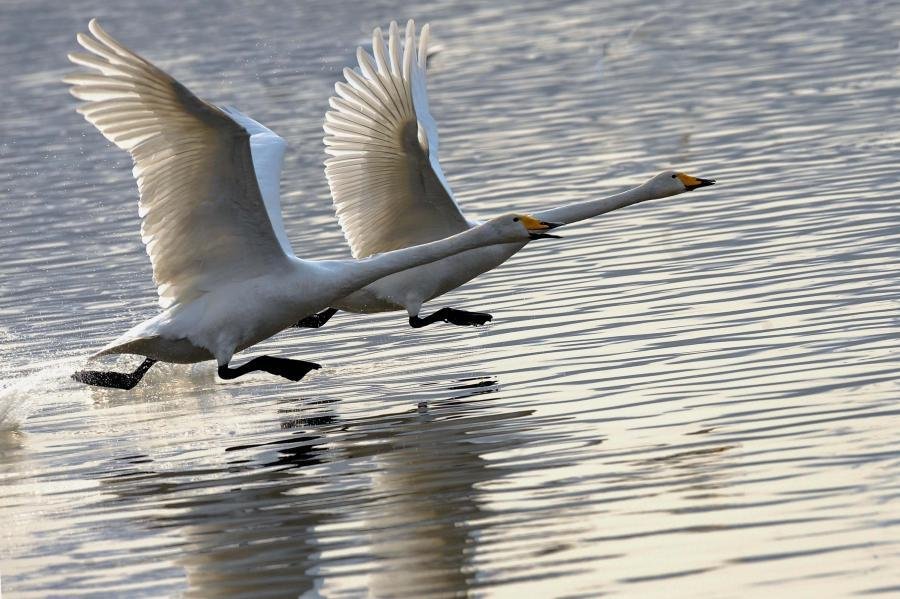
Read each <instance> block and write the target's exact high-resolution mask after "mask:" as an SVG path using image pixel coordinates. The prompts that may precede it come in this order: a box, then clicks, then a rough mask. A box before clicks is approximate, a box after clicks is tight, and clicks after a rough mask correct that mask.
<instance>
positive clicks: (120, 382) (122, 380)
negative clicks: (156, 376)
mask: <svg viewBox="0 0 900 599" xmlns="http://www.w3.org/2000/svg"><path fill="white" fill-rule="evenodd" d="M154 364H156V360H154V359H153V358H147V359H145V360H144V361H143V362H141V365H140V366H138V367H137V370H135V371H134V372H132V373H130V374H129V373H122V372H103V371H100V370H79V371H78V372H76V373H75V374H73V375H72V378H73V379H75V380H76V381H78V382H79V383H84V384H85V385H94V386H95V387H112V388H113V389H125V390H126V391H127V390H129V389H133V388H134V386H135V385H137V384H138V383H139V382H140V381H141V379H142V378H144V374H146V373H147V371H148V370H150V367H151V366H153V365H154Z"/></svg>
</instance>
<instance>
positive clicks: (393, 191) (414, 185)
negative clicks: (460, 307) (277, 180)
mask: <svg viewBox="0 0 900 599" xmlns="http://www.w3.org/2000/svg"><path fill="white" fill-rule="evenodd" d="M428 35H429V26H428V25H425V26H424V27H423V28H422V31H421V36H420V39H419V43H418V46H417V44H416V36H415V25H414V23H413V21H409V22H408V23H407V26H406V32H405V39H404V40H403V41H402V43H401V34H400V31H399V28H398V27H397V24H396V23H391V25H390V30H389V34H388V43H387V46H385V42H384V36H383V35H382V32H381V30H380V29H375V30H374V32H373V36H372V50H373V55H369V54H368V53H367V52H365V50H363V49H362V48H359V49H357V59H358V63H359V67H358V70H351V69H345V70H344V78H345V80H346V81H345V82H339V83H337V84H336V85H335V91H336V95H335V96H334V97H332V98H331V100H330V106H331V110H330V111H329V112H328V113H327V115H326V118H325V125H324V129H325V133H326V135H325V138H324V141H325V145H326V152H327V153H328V154H329V155H330V157H329V158H328V160H326V163H325V164H326V169H325V172H326V176H327V178H328V182H329V186H330V188H331V193H332V199H333V202H334V206H335V212H336V214H337V216H338V220H339V221H340V224H341V227H342V229H343V231H344V236H345V237H346V239H347V242H348V243H349V245H350V249H351V251H352V253H353V256H354V257H357V258H361V257H364V256H368V255H371V254H373V253H376V252H379V251H386V250H393V249H396V248H398V247H405V246H407V245H412V244H416V243H424V242H427V241H433V240H435V239H440V238H441V237H445V236H447V235H452V234H456V233H460V232H462V231H466V230H468V229H471V228H472V227H475V226H477V225H478V221H476V220H472V219H469V218H468V217H466V216H465V215H464V214H463V212H462V210H461V209H460V207H459V205H458V204H457V203H456V201H455V200H454V198H453V194H452V192H451V191H450V186H449V184H448V183H447V180H446V178H445V176H444V173H443V171H442V169H441V166H440V163H439V161H438V135H437V126H436V123H435V121H434V119H433V118H432V116H431V114H430V112H429V109H428V94H427V90H426V87H425V79H426V73H425V66H426V65H425V61H426V56H427V44H428ZM401 47H402V53H401ZM712 183H713V181H712V180H708V179H699V178H696V177H692V176H690V175H686V174H684V173H679V172H674V171H666V172H663V173H660V174H658V175H656V176H655V177H652V178H651V179H649V180H648V181H646V182H645V183H644V184H642V185H640V186H638V187H636V188H633V189H630V190H628V191H626V192H624V193H620V194H617V195H614V196H610V197H607V198H601V199H598V200H590V201H585V202H579V203H575V204H571V205H568V206H562V207H559V208H554V209H551V210H547V211H544V212H540V213H536V214H535V217H536V218H538V219H540V220H547V221H554V222H558V223H563V224H569V223H574V222H578V221H580V220H584V219H588V218H592V217H595V216H599V215H601V214H604V213H606V212H610V211H612V210H618V209H619V208H623V207H625V206H629V205H631V204H636V203H638V202H644V201H648V200H653V199H659V198H664V197H669V196H673V195H677V194H680V193H683V192H685V191H690V190H692V189H696V188H698V187H703V186H706V185H711V184H712ZM527 243H528V240H525V241H523V242H520V243H514V244H504V245H494V246H490V247H483V248H479V249H475V250H470V251H467V252H464V253H460V254H457V255H454V256H450V257H448V258H444V259H443V260H439V261H436V262H434V263H431V264H427V265H423V266H419V267H416V268H413V269H409V270H406V271H402V272H399V273H396V274H393V275H390V276H388V277H385V278H383V279H380V280H378V281H376V282H374V283H371V284H370V285H368V286H366V287H364V288H362V289H359V290H357V291H354V292H353V293H351V294H349V295H347V296H345V297H342V298H340V299H339V300H337V301H336V302H334V303H333V304H332V306H333V307H334V308H336V309H339V310H344V311H348V312H356V313H371V312H382V311H391V310H402V309H405V310H406V311H407V313H408V314H409V317H410V323H411V324H413V326H416V324H415V322H416V321H417V320H419V319H418V315H419V312H420V310H421V307H422V304H423V303H424V302H427V301H429V300H431V299H434V298H435V297H438V296H440V295H442V294H444V293H446V292H448V291H450V290H452V289H455V288H457V287H459V286H460V285H463V284H464V283H466V282H468V281H470V280H471V279H473V278H475V277H476V276H478V275H480V274H482V273H484V272H487V271H489V270H492V269H494V268H496V267H497V266H499V265H500V264H502V263H503V262H505V261H506V260H507V259H509V258H510V257H511V256H513V255H514V254H516V253H517V252H518V251H519V250H521V249H522V248H523V247H525V245H526V244H527ZM456 312H462V311H456ZM332 313H333V312H332ZM475 314H477V313H475ZM482 316H484V317H486V320H489V319H490V315H488V314H484V315H482ZM326 320H327V318H326ZM464 322H465V324H473V323H474V324H480V323H481V321H477V320H476V321H464ZM457 324H459V323H457ZM312 326H320V325H312Z"/></svg>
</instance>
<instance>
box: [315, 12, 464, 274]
mask: <svg viewBox="0 0 900 599" xmlns="http://www.w3.org/2000/svg"><path fill="white" fill-rule="evenodd" d="M404 37H405V39H404V40H403V43H402V46H403V47H402V50H401V34H400V31H399V28H398V27H397V24H396V23H391V25H390V29H389V32H388V40H387V45H385V41H384V36H383V35H382V32H381V30H380V29H375V31H374V32H373V35H372V55H369V54H368V53H367V52H366V51H365V50H363V49H362V48H359V49H358V50H357V60H358V62H359V67H358V70H351V69H345V70H344V79H345V82H338V83H337V84H336V85H335V92H336V95H335V96H334V97H332V98H331V100H330V102H329V105H330V107H331V110H330V111H328V113H327V114H326V116H325V124H324V130H325V138H324V141H325V146H326V150H325V151H326V153H327V154H329V158H328V159H327V160H326V161H325V175H326V177H327V178H328V184H329V187H330V188H331V196H332V200H333V202H334V208H335V212H336V214H337V217H338V221H339V222H340V225H341V228H342V229H343V231H344V236H345V237H346V239H347V242H348V243H349V245H350V249H351V251H352V252H353V256H354V257H355V258H364V257H366V256H370V255H372V254H377V253H381V252H387V251H391V250H395V249H398V248H403V247H408V246H411V245H415V244H419V243H426V242H429V241H434V240H437V239H442V238H444V237H448V236H450V235H453V234H456V233H459V232H461V231H464V230H466V229H467V228H469V227H470V226H471V223H469V222H468V221H467V220H466V218H465V216H463V214H462V211H461V210H460V208H459V206H458V205H457V204H456V202H455V201H454V199H453V195H452V193H451V191H450V186H449V184H448V183H447V180H446V178H445V177H444V173H443V171H442V170H441V165H440V163H439V162H438V135H437V125H436V124H435V122H434V119H433V118H432V116H431V114H430V112H429V110H428V93H427V91H426V88H425V83H426V82H425V66H426V65H425V60H426V50H427V44H428V25H425V27H423V28H422V32H421V36H420V41H419V45H418V48H417V47H416V41H415V37H416V36H415V24H414V23H413V21H411V20H410V21H409V22H408V23H407V26H406V31H405V36H404Z"/></svg>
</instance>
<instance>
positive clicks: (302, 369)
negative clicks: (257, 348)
mask: <svg viewBox="0 0 900 599" xmlns="http://www.w3.org/2000/svg"><path fill="white" fill-rule="evenodd" d="M321 367H322V366H321V365H319V364H316V363H315V362H304V361H303V360H291V359H290V358H276V357H273V356H259V357H258V358H253V359H252V360H250V361H249V362H247V363H246V364H242V365H240V366H238V367H236V368H230V367H229V366H228V365H227V364H224V365H222V366H219V376H220V377H221V378H223V379H226V380H230V379H236V378H237V377H239V376H242V375H245V374H247V373H248V372H253V371H254V370H261V371H263V372H268V373H269V374H274V375H276V376H280V377H284V378H286V379H288V380H291V381H299V380H300V379H302V378H303V377H305V376H306V375H307V374H308V373H309V371H311V370H318V369H319V368H321Z"/></svg>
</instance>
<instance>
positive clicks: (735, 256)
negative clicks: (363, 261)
mask: <svg viewBox="0 0 900 599" xmlns="http://www.w3.org/2000/svg"><path fill="white" fill-rule="evenodd" d="M99 8H100V12H96V11H97V9H98V7H97V6H93V5H90V3H86V2H82V1H78V2H75V3H70V4H69V5H67V6H66V7H65V8H62V7H58V6H55V5H54V6H50V5H47V6H46V7H43V6H40V5H36V4H34V3H32V2H19V1H13V2H6V3H5V4H4V6H3V8H2V9H0V11H3V16H4V17H5V18H3V19H0V34H2V37H0V39H2V40H3V41H2V42H0V60H2V61H3V64H4V65H6V66H7V70H8V75H7V79H8V81H9V85H8V90H7V94H8V96H9V98H8V101H7V102H6V103H5V104H4V106H3V109H2V110H3V111H4V118H3V119H0V129H2V135H0V166H2V168H0V189H3V190H4V191H5V194H6V197H7V199H8V200H9V201H8V202H6V203H5V204H4V205H5V209H4V211H3V212H2V215H0V228H2V231H0V232H2V235H0V265H2V266H0V274H2V277H0V279H2V293H0V422H2V424H0V481H2V484H0V519H2V521H3V522H4V523H6V524H5V525H4V526H3V527H0V573H2V579H3V585H4V590H5V591H7V593H10V594H11V595H13V596H23V597H43V596H48V595H55V594H59V593H73V594H74V593H81V594H92V595H109V596H125V595H128V596H131V595H147V596H169V595H187V596H196V597H209V596H230V595H252V596H273V597H281V596H297V595H305V596H307V597H315V596H319V595H321V596H340V595H349V596H358V595H360V594H364V593H366V592H368V593H369V594H372V595H379V596H382V595H395V596H407V597H419V596H444V595H450V594H466V593H470V594H486V595H494V594H496V595H502V596H509V595H515V594H523V595H527V596H567V597H582V596H584V597H586V596H597V595H598V594H601V593H605V594H619V595H625V596H635V595H637V596H650V595H665V596H672V595H685V596H699V595H711V596H759V595H763V594H765V593H771V592H773V591H777V592H778V593H779V594H788V593H794V594H798V595H801V596H809V595H827V596H846V595H856V594H873V595H878V594H882V595H885V596H888V595H891V594H896V593H897V591H898V590H900V577H898V572H900V543H898V541H897V539H898V538H900V535H898V534H897V525H898V522H900V518H898V517H897V514H898V510H897V495H898V493H897V489H898V480H900V479H898V466H900V459H898V458H900V454H898V451H897V447H898V446H900V445H898V443H900V436H898V435H900V433H898V431H900V409H898V408H897V405H896V400H897V397H898V384H897V380H898V377H897V372H898V371H900V360H898V353H897V345H898V344H897V339H898V336H900V335H898V334H900V321H898V319H897V314H898V313H900V310H898V308H900V285H898V278H897V272H898V271H900V256H898V253H897V247H898V244H900V204H898V202H897V198H898V197H900V181H898V179H897V176H896V164H897V161H898V158H900V137H898V133H897V129H896V127H892V126H891V124H892V123H893V121H894V120H896V118H895V115H896V113H897V108H898V107H897V102H898V98H900V93H898V92H900V85H898V75H900V67H898V59H900V53H898V50H897V40H898V35H897V31H898V26H900V14H898V12H897V10H896V8H895V7H894V6H893V4H892V3H890V2H877V1H876V2H862V1H860V2H844V3H819V2H813V1H812V0H809V1H804V2H801V3H799V4H797V3H795V4H793V5H783V4H782V3H774V2H772V3H769V2H763V3H751V4H741V3H734V2H724V1H722V2H719V1H711V2H708V3H705V4H704V5H703V7H698V6H695V5H687V4H684V3H681V2H670V3H666V4H665V5H664V6H663V5H661V6H653V7H651V6H650V5H646V6H645V5H644V4H641V3H635V2H633V1H628V0H612V1H610V2H603V3H597V2H587V1H584V2H565V3H556V4H553V3H547V2H533V3H532V2H526V3H524V4H521V5H519V6H516V7H514V8H499V7H496V6H493V5H487V4H485V5H467V6H460V5H458V3H453V2H440V1H439V2H437V3H432V4H431V5H429V6H428V7H416V8H415V10H412V9H410V8H409V7H403V6H399V7H398V6H390V5H388V4H384V3H381V4H377V3H376V4H371V3H369V4H366V5H361V6H360V5H356V4H354V5H353V6H352V7H351V6H350V5H349V4H348V3H345V2H342V1H338V2H336V3H335V2H329V3H327V4H326V3H303V4H302V6H300V5H297V6H294V5H290V6H288V5H285V4H279V3H264V4H259V5H254V6H252V7H246V6H240V7H239V6H234V7H231V9H230V10H228V11H223V10H221V8H220V7H218V6H217V5H215V4H214V3H213V4H205V3H203V4H199V3H198V4H197V5H196V6H191V7H188V8H176V7H172V6H170V5H168V4H167V5H166V6H165V8H163V7H162V5H161V4H160V3H158V2H156V1H155V0H141V2H136V1H131V0H129V1H128V2H125V3H121V4H117V5H116V6H115V7H105V6H104V7H99ZM348 15H349V16H348ZM90 16H98V17H100V19H101V22H103V23H104V25H105V26H106V27H107V28H108V29H109V30H110V31H111V32H113V33H114V34H115V35H117V36H119V37H121V38H122V39H123V40H125V41H126V42H127V43H129V44H131V45H133V46H134V47H135V48H136V49H137V50H138V51H140V52H142V53H143V54H145V55H146V56H148V57H151V58H153V59H155V60H158V61H160V63H161V64H162V65H163V66H165V67H167V68H170V69H171V70H172V71H174V73H175V74H176V75H177V76H178V77H179V78H180V79H182V80H183V81H184V82H185V83H187V84H189V85H190V86H191V87H192V88H193V89H195V90H196V91H197V92H198V93H200V94H201V95H203V96H205V97H209V98H211V99H215V100H219V101H222V102H230V103H234V104H235V105H237V106H239V107H241V108H242V109H243V110H245V111H246V112H248V114H251V115H253V116H254V117H255V118H257V119H259V120H260V121H261V122H263V123H265V124H266V125H268V126H270V127H271V128H273V129H274V130H276V131H278V132H279V133H281V134H282V135H283V136H284V137H285V138H286V139H288V141H289V142H290V144H291V145H292V149H291V150H290V152H289V154H288V156H287V163H286V165H285V181H284V184H283V189H284V200H283V203H284V206H285V222H286V224H287V227H288V230H289V234H290V235H292V242H293V245H294V247H295V248H298V250H299V251H300V253H301V255H304V256H309V257H314V258H333V257H338V256H344V255H346V254H347V250H346V249H345V244H344V242H343V237H342V235H341V233H340V230H339V228H338V227H337V224H336V222H335V219H334V217H333V215H332V213H331V209H330V203H329V201H328V192H327V186H326V184H325V180H324V177H323V175H322V168H321V160H322V158H323V157H324V155H323V153H322V150H321V148H322V146H321V135H322V132H321V122H322V116H323V114H324V111H325V110H326V106H327V97H328V96H329V95H330V93H331V91H332V85H333V83H334V81H336V80H337V79H338V78H339V76H340V69H341V68H342V67H343V66H345V65H348V64H351V63H352V62H353V60H354V46H355V45H356V44H357V43H364V42H365V40H366V38H367V37H368V31H369V30H370V29H371V27H374V26H375V25H384V24H385V23H386V22H388V21H389V20H391V19H395V18H397V19H404V18H406V17H408V16H415V17H416V18H417V19H418V20H419V21H431V22H432V24H433V27H434V30H433V33H434V35H435V42H436V43H438V44H440V45H441V46H442V50H441V51H440V52H439V53H437V54H436V55H435V56H434V57H433V58H432V60H431V61H430V65H429V68H430V70H431V72H432V77H431V81H430V89H431V93H432V110H433V112H434V113H435V116H436V117H437V119H438V122H439V123H440V128H441V135H442V148H441V151H442V163H443V165H444V170H445V171H446V172H447V175H448V178H449V180H450V181H451V183H452V184H453V187H454V189H455V190H456V191H457V193H458V194H459V198H460V202H461V204H462V205H463V206H464V208H465V209H466V210H467V211H468V212H469V213H470V214H472V215H473V216H479V217H480V216H491V215H494V214H497V213H498V212H501V211H503V212H505V211H508V210H509V207H510V206H515V207H516V208H517V209H520V210H531V209H540V208H546V207H551V206H554V205H560V204H564V203H568V202H571V201H573V199H581V198H588V197H594V196H598V195H605V194H609V193H613V192H616V191H620V190H621V189H623V188H624V187H626V186H630V185H633V184H635V183H637V182H639V181H640V180H641V179H642V178H643V177H644V176H648V175H650V174H652V173H654V172H656V171H657V170H660V169H662V168H668V167H678V168H683V169H685V170H687V171H689V172H692V173H697V174H700V175H707V176H713V177H716V178H717V179H719V181H720V185H719V186H717V187H716V188H712V189H709V190H704V193H702V194H701V193H699V192H698V193H694V194H687V195H684V196H679V197H678V198H673V199H671V200H665V201H660V202H655V203H650V204H645V205H641V206H635V207H632V208H629V209H627V210H623V211H622V212H620V213H617V214H611V215H608V216H606V217H604V218H602V219H600V220H597V221H594V222H587V223H582V224H579V225H577V226H574V227H572V228H571V230H570V231H568V232H567V233H566V234H565V239H564V240H561V241H560V242H558V243H554V244H544V245H537V244H535V246H534V247H529V248H527V250H526V251H523V252H522V253H521V254H519V255H518V256H517V257H516V258H514V259H513V260H512V261H511V262H510V263H509V264H507V265H504V267H503V268H502V269H499V270H498V271H496V272H494V273H490V274H488V275H486V276H484V277H482V278H481V279H479V280H478V281H477V282H475V283H473V284H470V285H468V286H466V287H465V288H463V289H462V290H459V291H457V292H455V293H454V294H453V296H452V299H451V298H448V299H447V304H452V305H454V306H458V307H461V308H467V309H472V310H484V311H490V312H492V313H493V314H494V315H495V320H494V322H493V323H492V324H491V325H490V326H489V327H486V328H483V329H468V328H466V329H460V328H453V327H435V328H431V329H423V330H417V331H413V330H410V329H408V328H407V327H406V325H405V318H404V317H403V315H402V314H384V315H377V316H372V317H365V318H362V317H356V316H352V315H346V314H339V315H338V316H336V317H335V318H334V319H333V320H332V322H330V323H329V325H328V326H327V327H325V328H323V329H321V330H316V331H311V330H310V331H299V330H292V331H286V332H285V333H283V334H281V335H279V336H278V337H276V338H275V339H273V340H271V341H269V342H267V343H266V344H265V346H264V347H263V348H261V349H260V351H261V352H262V351H265V352H266V353H275V354H278V355H285V356H290V357H296V358H301V359H307V360H315V361H317V362H320V363H322V364H323V365H324V366H325V368H323V369H322V370H320V371H316V372H314V373H312V374H311V375H309V376H308V377H307V378H306V379H305V380H304V381H303V382H302V383H301V384H299V385H297V384H289V383H285V382H282V381H277V380H272V379H271V378H269V377H267V376H264V375H259V376H250V377H247V378H246V379H240V380H238V381H234V382H232V383H229V384H222V383H220V382H218V381H217V380H216V378H215V373H214V370H213V368H212V367H211V366H210V365H197V366H194V367H183V366H173V365H159V366H157V367H154V369H153V370H151V371H150V372H149V373H148V375H147V377H146V378H145V384H142V385H140V386H138V387H137V388H136V389H134V390H133V391H132V392H131V393H128V394H124V393H121V392H118V391H111V390H103V389H97V388H86V387H82V386H79V385H76V384H75V383H74V382H72V381H70V380H68V378H67V374H68V373H69V372H71V371H72V370H74V369H75V368H76V367H78V366H80V364H81V362H80V360H81V356H83V355H85V354H86V353H88V352H89V351H90V350H91V349H94V348H96V347H98V346H100V345H102V344H103V343H105V342H106V341H108V340H109V339H110V338H111V337H112V336H114V335H116V334H118V333H119V332H121V331H122V330H123V329H124V328H125V327H128V326H130V325H131V324H133V323H134V322H136V321H138V320H140V319H142V318H145V317H147V316H149V315H151V314H153V313H154V312H155V310H156V308H155V305H154V290H153V288H152V284H151V279H150V268H149V264H148V262H147V260H146V255H145V254H144V252H143V249H142V248H141V246H140V241H139V237H138V234H137V228H138V224H137V219H136V215H135V206H134V200H135V191H134V183H133V181H132V180H131V176H130V168H129V165H128V161H127V157H126V156H124V155H123V154H122V153H121V152H119V151H118V150H115V149H114V148H111V147H109V146H108V144H105V142H103V141H102V138H101V137H100V136H99V135H98V134H96V132H94V131H93V130H92V129H91V128H90V126H89V125H87V124H86V123H84V122H83V120H82V119H81V118H80V117H79V116H78V115H77V114H75V112H74V101H72V100H71V99H69V98H67V96H66V92H65V88H64V86H63V85H62V84H61V83H59V79H60V77H61V76H62V75H63V74H65V73H66V72H67V71H68V67H67V63H66V61H65V59H64V56H65V53H66V52H68V51H71V50H73V49H74V47H75V45H74V41H73V35H74V32H76V31H78V30H81V29H83V28H84V26H85V24H86V22H87V20H88V18H89V17H90ZM698 17H699V18H698ZM23 56H27V57H28V60H27V61H26V60H23V59H22V57H23ZM441 305H444V304H443V303H442V302H440V301H438V302H437V303H436V304H435V305H434V307H435V308H438V307H440V306H441ZM122 360H123V361H122V362H121V363H120V364H119V365H120V366H121V367H122V370H125V369H127V367H128V366H129V365H130V363H129V362H128V361H127V360H128V359H122ZM29 413H30V416H28V417H27V419H26V416H27V415H28V414H29Z"/></svg>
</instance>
